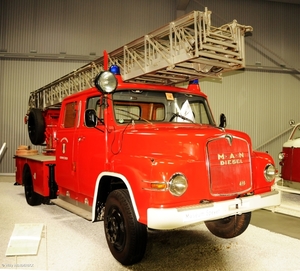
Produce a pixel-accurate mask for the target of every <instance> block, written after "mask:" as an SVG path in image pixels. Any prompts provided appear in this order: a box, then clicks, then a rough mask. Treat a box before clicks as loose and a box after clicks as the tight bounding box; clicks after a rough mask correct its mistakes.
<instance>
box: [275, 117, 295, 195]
mask: <svg viewBox="0 0 300 271" xmlns="http://www.w3.org/2000/svg"><path fill="white" fill-rule="evenodd" d="M292 123H293V122H292ZM293 125H294V124H293ZM279 159H280V162H279V165H280V166H281V174H280V175H281V181H282V184H283V185H284V186H287V187H290V188H292V189H297V190H299V191H300V170H299V168H300V123H297V124H296V125H294V128H293V130H292V132H291V134H290V136H289V138H288V140H287V141H286V142H285V143H284V144H283V147H282V152H281V153H280V154H279Z"/></svg>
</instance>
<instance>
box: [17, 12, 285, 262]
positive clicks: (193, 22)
mask: <svg viewBox="0 0 300 271" xmlns="http://www.w3.org/2000/svg"><path fill="white" fill-rule="evenodd" d="M210 15H211V12H210V11H208V10H207V9H206V10H205V11H204V12H200V11H194V12H191V13H189V14H187V15H185V16H183V17H181V18H179V19H177V20H176V21H174V22H172V23H170V24H169V25H166V26H164V27H161V28H159V29H158V30H155V31H153V32H151V33H149V34H148V35H146V36H144V37H142V38H140V39H137V40H135V41H133V42H131V43H129V44H127V45H125V46H123V47H121V48H120V49H117V50H115V51H113V52H111V53H109V54H107V53H104V55H103V57H101V58H99V59H97V60H96V61H94V62H92V63H89V64H87V65H86V66H84V67H82V68H79V69H78V70H76V71H74V72H72V73H70V74H68V75H66V76H64V77H62V78H60V79H58V80H56V81H54V82H52V83H50V84H48V85H46V86H44V87H42V88H40V89H38V90H36V91H33V92H32V93H31V94H30V98H29V110H28V114H27V115H26V123H27V125H28V132H29V137H30V140H31V142H32V144H33V145H42V146H43V151H42V153H39V154H31V155H26V154H17V155H16V157H15V161H16V168H17V171H16V181H17V182H18V183H20V184H22V185H23V186H24V187H25V196H26V200H27V203H28V204H29V205H38V204H41V203H49V202H52V203H55V204H57V205H59V206H61V207H63V208H65V209H67V210H70V211H72V212H74V213H77V214H78V215H80V216H82V217H85V218H86V219H90V220H91V221H93V222H95V221H100V220H103V221H104V228H105V235H106V241H107V244H108V246H109V249H110V251H111V253H112V254H113V256H114V257H115V258H116V260H118V261H119V262H120V263H122V264H123V265H130V264H134V263H136V262H138V261H140V260H141V259H142V258H143V255H144V253H145V249H146V244H147V229H156V230H165V229H174V228H178V227H182V226H187V225H190V224H194V223H200V222H204V223H205V224H206V226H207V228H208V230H209V231H211V232H212V233H213V234H215V235H216V236H219V237H221V238H232V237H236V236H238V235H240V234H241V233H243V232H244V231H245V229H246V228H247V226H248V224H249V222H250V218H251V212H252V211H253V210H256V209H260V208H264V207H268V206H275V205H279V204H280V193H279V192H277V191H273V190H272V185H273V183H274V179H275V174H276V169H275V166H274V161H273V159H272V158H271V157H270V156H269V155H268V154H267V153H260V152H256V151H253V149H252V144H251V140H250V138H249V136H248V135H247V134H245V133H243V132H239V131H235V130H230V129H226V128H225V126H226V118H225V116H224V115H223V114H222V115H221V117H220V125H217V124H216V122H215V120H214V118H213V114H212V112H211V109H210V107H209V104H208V101H207V97H206V95H205V94H204V93H203V92H201V90H200V87H199V83H198V81H197V79H199V78H204V77H219V76H220V75H221V73H224V72H227V71H232V70H236V69H241V68H243V67H244V66H245V57H244V36H245V34H246V33H248V32H251V31H252V28H251V27H250V26H243V25H240V24H238V23H237V22H236V21H233V22H232V23H229V24H226V25H223V26H221V27H213V26H212V25H211V22H210ZM184 82H189V84H188V86H187V85H185V86H184ZM175 85H181V87H178V86H175Z"/></svg>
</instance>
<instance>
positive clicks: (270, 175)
mask: <svg viewBox="0 0 300 271" xmlns="http://www.w3.org/2000/svg"><path fill="white" fill-rule="evenodd" d="M264 175H265V178H266V180H267V182H271V181H273V180H274V178H275V176H276V168H275V167H274V166H273V165H271V164H268V165H267V166H266V167H265V171H264Z"/></svg>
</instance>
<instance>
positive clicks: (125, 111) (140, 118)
mask: <svg viewBox="0 0 300 271" xmlns="http://www.w3.org/2000/svg"><path fill="white" fill-rule="evenodd" d="M116 110H118V111H122V112H124V113H127V114H128V115H131V116H134V117H136V118H137V120H143V121H145V122H147V123H149V124H152V122H150V121H149V120H147V119H144V118H142V117H140V116H139V115H137V114H134V113H131V112H129V111H127V110H124V109H120V108H116ZM124 115H125V114H124ZM125 116H126V115H125Z"/></svg>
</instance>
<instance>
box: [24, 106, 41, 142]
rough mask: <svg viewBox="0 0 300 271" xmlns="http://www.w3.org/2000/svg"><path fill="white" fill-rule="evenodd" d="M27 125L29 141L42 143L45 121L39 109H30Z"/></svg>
mask: <svg viewBox="0 0 300 271" xmlns="http://www.w3.org/2000/svg"><path fill="white" fill-rule="evenodd" d="M27 125H28V135H29V138H30V141H31V143H32V144H33V145H42V144H43V143H44V142H45V121H44V117H43V114H42V111H41V110H40V109H37V108H32V109H30V112H29V114H28V122H27Z"/></svg>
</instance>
